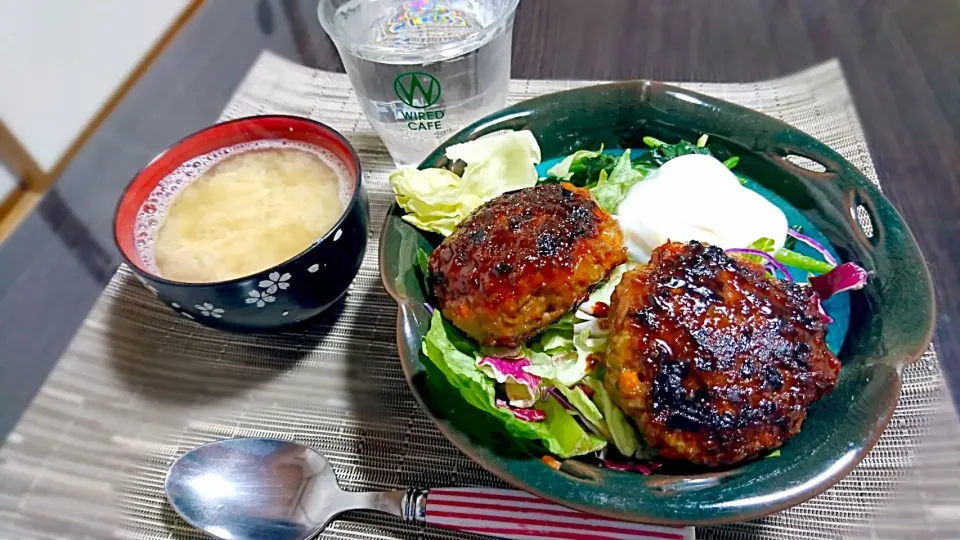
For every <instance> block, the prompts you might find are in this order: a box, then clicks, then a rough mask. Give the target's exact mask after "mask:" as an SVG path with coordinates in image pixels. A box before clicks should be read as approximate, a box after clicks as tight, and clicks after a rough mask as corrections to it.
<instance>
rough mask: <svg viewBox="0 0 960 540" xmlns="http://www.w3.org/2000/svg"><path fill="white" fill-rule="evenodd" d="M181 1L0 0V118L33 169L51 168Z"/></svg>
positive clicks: (167, 23) (158, 34) (184, 2)
mask: <svg viewBox="0 0 960 540" xmlns="http://www.w3.org/2000/svg"><path fill="white" fill-rule="evenodd" d="M187 4H188V0H0V118H3V121H4V122H5V123H6V124H7V127H9V128H10V130H11V131H12V132H13V133H14V135H16V136H17V138H18V139H20V142H21V143H22V144H23V145H24V147H26V149H27V151H28V152H30V154H31V155H33V157H34V159H36V161H37V163H38V164H39V165H40V167H41V168H43V169H45V170H47V171H49V170H50V169H51V168H53V166H54V165H55V164H56V163H57V160H58V159H59V158H60V156H61V155H62V154H63V152H64V151H65V150H66V149H67V148H69V147H70V144H71V143H72V142H73V141H74V139H75V138H76V136H77V135H79V133H80V131H81V130H83V128H84V127H85V126H86V125H87V123H88V122H90V120H92V119H93V117H94V116H95V115H96V113H97V111H99V110H100V108H101V107H102V106H103V105H104V103H106V101H107V100H108V99H109V97H110V95H111V94H112V93H113V92H114V91H115V90H116V89H117V87H118V86H119V85H120V84H121V83H122V82H123V81H124V80H125V79H126V77H127V76H128V75H129V74H130V72H131V71H132V70H133V69H134V68H135V67H136V65H137V63H138V62H139V61H140V60H141V59H142V58H143V57H144V55H146V54H147V52H149V50H150V48H151V47H152V46H153V44H154V43H156V41H157V39H159V38H160V37H161V36H162V35H163V33H164V32H165V31H166V30H167V29H168V28H169V27H170V25H171V24H172V23H173V21H174V20H175V19H176V17H177V15H179V14H180V13H181V12H182V10H183V9H184V8H185V7H186V6H187ZM2 182H3V180H0V193H2V185H3V184H2ZM0 200H2V197H0Z"/></svg>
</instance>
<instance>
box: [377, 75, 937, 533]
mask: <svg viewBox="0 0 960 540" xmlns="http://www.w3.org/2000/svg"><path fill="white" fill-rule="evenodd" d="M518 129H529V130H531V131H532V132H533V133H534V135H536V137H537V140H538V141H539V142H540V147H541V149H542V152H543V157H544V160H548V159H552V158H557V157H562V156H565V155H567V154H569V153H571V152H573V151H575V150H578V149H581V148H597V147H599V146H600V144H601V143H602V144H603V145H604V146H605V147H607V148H638V147H642V146H643V143H642V140H641V138H642V137H643V136H644V135H652V136H655V137H658V138H660V139H664V140H668V141H674V140H676V139H678V138H684V139H687V140H695V139H696V138H697V137H698V136H699V135H700V134H702V133H706V134H709V135H710V143H711V147H712V148H717V147H719V148H722V149H725V150H727V151H729V152H731V153H732V154H735V155H738V156H740V164H739V165H738V166H737V172H738V173H742V174H745V175H746V176H748V177H750V178H752V179H754V180H755V181H757V182H758V183H759V184H760V185H761V186H762V187H763V188H765V189H767V190H769V191H772V192H773V193H775V194H777V195H778V196H779V197H781V198H782V199H784V200H786V201H787V202H789V203H790V204H791V205H792V206H793V207H794V208H796V209H797V210H798V211H799V212H800V213H801V214H802V215H803V217H804V218H806V220H808V221H809V222H810V223H811V224H813V226H814V227H815V228H816V229H818V230H819V231H820V232H822V234H823V235H824V236H826V238H827V239H828V240H829V241H830V243H831V244H832V245H833V247H834V249H835V250H836V252H837V253H838V254H839V255H840V257H841V260H850V261H857V262H858V263H860V264H861V265H862V266H864V267H865V268H867V269H868V270H871V271H873V273H874V274H873V277H872V278H871V280H870V282H869V284H868V285H867V286H866V287H865V288H864V289H863V290H862V291H857V292H855V293H853V294H852V295H850V319H849V329H848V331H847V336H846V339H845V340H844V341H843V346H842V348H841V350H840V355H839V356H840V359H841V360H842V362H843V370H842V371H841V374H840V379H839V381H838V384H837V388H836V390H834V391H833V392H832V393H831V394H830V395H828V396H826V397H825V398H824V399H822V400H820V401H819V402H817V403H816V404H814V406H813V407H811V409H810V413H809V418H808V419H807V421H806V422H805V423H804V425H803V429H802V431H801V432H800V433H799V434H798V435H797V436H796V437H794V438H792V439H790V440H789V441H788V442H787V443H786V444H785V445H784V447H783V448H782V450H781V455H780V457H778V458H771V459H759V460H756V461H753V462H750V463H746V464H743V465H740V466H738V467H736V468H732V469H729V470H725V471H720V472H706V473H699V474H673V475H667V474H659V475H652V476H646V477H644V476H639V475H636V474H633V473H626V472H617V471H610V470H605V469H598V468H594V467H591V466H588V465H585V464H583V463H580V462H577V461H575V460H567V461H565V462H564V463H563V466H562V468H561V470H560V471H555V470H553V469H551V468H549V467H547V466H545V465H544V464H543V463H541V461H540V460H539V459H538V458H539V457H540V452H536V451H530V449H529V448H522V447H518V446H517V445H515V444H513V443H512V441H510V440H507V439H505V437H504V435H503V434H502V431H501V429H500V428H499V426H498V425H497V424H496V422H488V421H487V418H486V417H485V415H483V414H480V413H478V412H477V411H476V410H475V409H472V408H471V406H470V405H468V404H467V403H466V402H464V401H463V400H462V399H461V398H460V396H459V394H457V393H456V391H455V390H453V389H451V388H450V387H449V386H448V385H447V384H446V381H445V380H444V379H443V377H442V375H440V374H439V373H437V372H435V371H433V369H434V368H433V367H432V365H431V364H430V363H429V362H424V361H423V360H424V358H423V357H422V356H421V352H420V343H421V338H422V336H423V334H424V332H426V330H427V327H428V324H429V314H428V313H427V311H426V309H425V308H424V307H423V302H424V291H423V287H422V285H421V284H420V283H419V281H418V274H417V272H416V270H415V268H416V267H417V264H416V252H417V248H418V247H424V248H425V249H427V250H429V249H430V248H431V246H432V245H434V244H435V243H436V242H437V241H438V238H436V237H433V236H431V235H428V234H425V233H423V232H421V231H419V230H418V229H415V228H414V227H413V226H411V225H409V224H407V223H405V222H403V221H402V220H401V219H400V216H401V215H402V211H401V210H400V209H399V208H398V207H396V205H394V207H393V209H392V211H391V212H390V213H389V215H388V216H387V219H386V221H385V223H384V226H383V231H382V234H381V238H380V267H381V269H380V271H381V275H382V278H383V282H384V285H385V286H386V288H387V290H388V291H389V292H390V294H391V295H392V296H393V297H394V298H395V299H396V300H397V302H398V304H399V313H398V318H397V344H398V346H399V352H400V361H401V363H402V364H403V369H404V371H405V373H406V375H407V378H408V380H409V382H410V388H411V389H412V390H413V393H414V395H415V396H416V398H417V400H418V401H419V402H420V404H421V405H422V406H423V408H424V410H425V411H426V413H427V414H428V415H429V416H430V417H431V418H432V419H433V420H434V422H436V424H437V427H438V428H439V429H440V431H441V432H443V434H444V435H446V436H447V438H449V439H450V441H452V442H453V444H455V445H456V446H457V447H458V448H459V449H460V450H462V451H463V452H464V453H466V454H467V455H469V456H470V457H471V458H473V459H474V460H476V461H477V462H478V463H480V464H481V465H483V466H484V467H485V468H487V469H488V470H490V471H491V472H493V473H494V474H496V475H497V476H499V477H500V478H502V479H504V480H505V481H507V482H509V483H510V484H513V485H514V486H517V487H518V488H521V489H524V490H527V491H529V492H532V493H535V494H537V495H540V496H542V497H545V498H548V499H551V500H554V501H556V502H558V503H561V504H565V505H567V506H571V507H574V508H578V509H581V510H584V511H587V512H593V513H597V514H601V515H605V516H609V517H613V518H618V519H627V520H633V521H642V522H648V523H662V524H684V525H706V524H717V523H726V522H732V521H742V520H747V519H753V518H756V517H759V516H763V515H766V514H770V513H773V512H777V511H779V510H782V509H784V508H787V507H789V506H793V505H795V504H799V503H801V502H803V501H805V500H807V499H809V498H811V497H813V496H815V495H817V494H819V493H821V492H822V491H824V490H825V489H827V488H828V487H830V486H831V485H833V484H834V483H836V482H837V481H838V480H839V479H840V478H842V477H843V476H844V475H846V474H847V473H848V472H849V471H850V470H851V469H852V468H853V467H854V466H855V465H856V464H857V463H858V462H859V461H860V460H861V459H862V458H863V457H864V455H866V453H867V452H868V451H869V450H870V448H871V447H872V446H873V444H874V443H875V442H876V441H877V439H878V438H879V437H880V434H881V433H882V432H883V429H884V428H885V427H886V425H887V422H888V421H889V420H890V416H891V415H892V414H893V410H894V408H895V407H896V405H897V398H898V396H899V393H900V372H901V370H902V368H903V367H904V366H905V365H907V364H909V363H910V362H912V361H914V360H916V359H917V358H918V357H919V356H920V355H921V354H922V353H923V351H924V350H925V349H926V347H927V345H928V344H929V342H930V339H931V337H932V333H933V324H934V323H933V321H934V300H933V298H934V296H933V289H932V285H931V281H930V275H929V273H928V272H927V268H926V265H925V263H924V261H923V257H922V256H921V254H920V251H919V249H918V247H917V244H916V242H915V241H914V239H913V236H912V235H911V234H910V231H909V230H907V227H906V225H905V224H904V223H903V220H902V219H901V218H900V216H899V215H898V214H897V211H896V210H894V208H893V206H891V204H890V203H889V202H888V201H887V200H886V199H885V198H883V196H882V195H881V194H880V192H879V191H878V190H877V189H876V188H875V187H873V185H872V184H871V183H870V182H869V181H868V180H867V179H866V178H865V177H864V176H863V175H862V174H861V173H860V172H859V171H858V170H857V169H856V168H854V167H853V165H851V164H850V163H848V162H847V161H845V160H844V159H843V158H841V157H840V156H839V155H838V154H837V153H836V152H834V151H833V150H830V149H829V148H828V147H827V146H825V145H824V144H822V143H820V142H818V141H817V140H815V139H813V138H812V137H810V136H808V135H806V134H805V133H803V132H801V131H799V130H797V129H795V128H792V127H790V126H789V125H787V124H785V123H783V122H780V121H779V120H775V119H773V118H770V117H768V116H765V115H762V114H760V113H757V112H754V111H752V110H749V109H746V108H743V107H740V106H737V105H733V104H731V103H727V102H724V101H720V100H717V99H714V98H710V97H707V96H703V95H700V94H696V93H694V92H689V91H686V90H681V89H679V88H675V87H671V86H667V85H662V84H659V83H652V82H648V81H631V82H625V83H618V84H610V85H603V86H594V87H589V88H582V89H577V90H571V91H567V92H561V93H557V94H551V95H547V96H542V97H539V98H536V99H532V100H529V101H525V102H522V103H519V104H517V105H514V106H512V107H509V108H507V109H504V110H502V111H499V112H497V113H495V114H493V115H491V116H489V117H487V118H484V119H483V120H481V121H479V122H477V123H475V124H473V125H472V126H470V127H468V128H467V129H465V130H463V131H461V132H460V133H458V134H456V135H455V136H454V137H453V138H451V139H450V140H448V141H447V142H446V143H445V144H444V145H443V146H441V147H440V148H438V149H437V150H435V151H434V152H433V153H432V154H431V155H430V156H429V157H428V158H427V159H426V160H425V161H424V162H423V164H422V165H421V168H424V167H446V166H450V165H451V164H450V163H449V161H448V160H447V159H446V158H445V157H444V150H445V148H446V146H448V145H451V144H456V143H461V142H464V141H468V140H472V139H475V138H477V137H480V136H483V135H486V134H489V133H494V132H497V131H500V130H518ZM790 155H793V156H799V157H802V158H806V159H809V160H812V161H813V162H816V163H818V164H819V165H820V167H818V168H820V169H823V170H821V171H820V172H814V171H812V170H808V169H806V168H801V167H800V166H797V165H795V164H794V163H792V162H791V161H788V160H787V159H786V158H787V156H790ZM858 208H860V213H861V214H862V213H864V212H865V215H866V217H867V218H868V220H869V224H870V227H866V228H864V227H862V226H861V224H860V223H859V222H858V221H857V219H856V218H855V217H854V216H856V215H857V209H858Z"/></svg>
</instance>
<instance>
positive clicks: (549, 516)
mask: <svg viewBox="0 0 960 540" xmlns="http://www.w3.org/2000/svg"><path fill="white" fill-rule="evenodd" d="M401 517H403V519H404V520H405V521H412V522H415V523H426V524H428V525H435V526H437V527H443V528H445V529H453V530H457V531H463V532H470V533H475V534H484V535H488V536H498V537H502V538H515V539H520V540H529V539H530V538H562V539H568V540H607V539H609V540H616V539H629V538H656V539H660V540H693V538H694V536H693V527H673V526H663V525H646V524H642V523H632V522H627V521H618V520H614V519H607V518H604V517H600V516H595V515H592V514H587V513H585V512H580V511H579V510H573V509H571V508H567V507H565V506H561V505H559V504H556V503H554V502H550V501H547V500H545V499H541V498H539V497H537V496H535V495H531V494H529V493H526V492H524V491H518V490H512V489H488V488H436V489H430V490H425V489H418V488H410V489H408V490H406V491H405V492H404V495H403V498H402V501H401Z"/></svg>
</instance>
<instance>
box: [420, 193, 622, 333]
mask: <svg viewBox="0 0 960 540" xmlns="http://www.w3.org/2000/svg"><path fill="white" fill-rule="evenodd" d="M624 261H626V251H625V249H624V247H623V233H622V232H621V231H620V226H619V225H618V224H617V222H616V221H615V220H614V219H613V218H612V217H610V215H609V214H607V213H606V212H605V211H603V210H602V209H601V208H600V207H599V206H597V204H596V203H595V202H594V201H593V199H592V198H591V197H590V194H589V193H588V192H587V191H586V190H583V189H580V188H575V187H573V186H570V185H565V186H560V185H556V184H548V185H542V186H537V187H532V188H527V189H522V190H519V191H515V192H512V193H506V194H504V195H501V196H499V197H497V198H496V199H493V200H491V201H489V202H487V203H486V204H484V205H483V206H481V207H480V208H478V209H477V210H476V211H474V213H473V214H471V215H470V216H469V217H468V218H467V219H466V220H464V221H463V222H462V223H461V224H460V225H459V226H458V227H457V230H456V231H454V233H453V234H452V235H450V236H449V237H448V238H447V239H445V240H444V241H443V243H441V244H440V246H439V247H437V249H435V250H434V251H433V253H432V254H431V255H430V274H431V276H432V279H433V281H434V293H435V294H436V296H437V300H438V301H439V304H440V309H441V310H442V313H443V315H444V317H446V318H447V319H448V320H450V321H451V322H452V323H453V324H455V325H456V326H457V327H458V328H460V329H461V330H463V331H464V332H465V333H466V334H467V335H469V336H470V337H472V338H473V339H475V340H477V341H478V342H480V343H482V344H484V345H499V346H506V347H516V346H518V345H521V344H522V343H524V342H525V341H527V340H528V339H530V338H531V337H533V335H534V334H536V333H537V332H539V331H540V330H541V329H543V328H544V327H546V326H548V325H549V324H551V323H553V322H554V321H556V320H557V319H558V318H560V317H561V316H562V315H563V314H565V313H567V312H568V311H570V310H571V309H573V307H574V305H576V304H577V303H578V302H580V301H582V300H583V299H584V298H586V296H587V295H588V294H589V292H590V288H591V287H592V286H593V285H595V284H596V283H598V282H599V281H602V280H603V279H604V278H605V277H606V276H607V274H608V273H609V272H610V270H612V269H613V267H615V266H617V265H618V264H621V263H623V262H624Z"/></svg>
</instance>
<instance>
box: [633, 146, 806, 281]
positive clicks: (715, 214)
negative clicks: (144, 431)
mask: <svg viewBox="0 0 960 540" xmlns="http://www.w3.org/2000/svg"><path fill="white" fill-rule="evenodd" d="M617 219H618V220H619V222H620V227H621V228H622V229H623V235H624V241H625V244H626V246H627V253H628V255H629V256H630V258H631V259H633V260H636V261H638V262H644V263H645V262H647V261H649V260H650V254H651V253H652V252H653V250H654V249H656V248H657V247H658V246H660V245H662V244H664V243H665V242H667V241H674V242H689V241H690V240H698V241H700V242H706V243H709V244H713V245H715V246H719V247H721V248H723V249H730V248H744V247H747V246H748V245H750V244H751V243H753V242H754V241H756V240H757V239H759V238H772V239H773V240H774V243H775V248H780V247H783V241H784V240H785V239H786V236H787V217H786V216H785V215H784V214H783V212H782V211H781V210H780V209H779V208H777V207H776V205H774V204H773V203H771V202H770V201H768V200H767V199H765V198H763V196H762V195H760V194H758V193H756V192H754V191H751V190H750V189H747V188H746V187H744V186H743V185H741V184H740V181H739V180H738V179H737V177H736V176H735V175H734V174H733V173H732V172H730V170H729V169H727V168H726V167H725V166H724V165H723V163H721V162H720V161H718V160H717V159H715V158H713V157H711V156H704V155H699V154H689V155H686V156H680V157H677V158H674V159H671V160H670V161H668V162H666V163H665V164H664V165H663V166H662V167H660V168H659V169H657V170H656V171H655V172H654V173H653V174H651V175H650V177H649V178H647V179H645V180H643V181H641V182H640V183H638V184H637V185H635V186H633V188H631V189H630V191H628V192H627V196H626V197H625V198H624V199H623V201H622V202H621V203H620V206H619V207H617Z"/></svg>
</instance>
